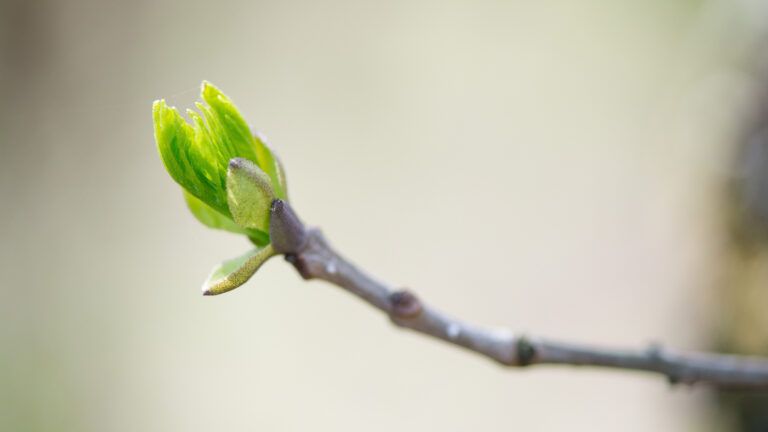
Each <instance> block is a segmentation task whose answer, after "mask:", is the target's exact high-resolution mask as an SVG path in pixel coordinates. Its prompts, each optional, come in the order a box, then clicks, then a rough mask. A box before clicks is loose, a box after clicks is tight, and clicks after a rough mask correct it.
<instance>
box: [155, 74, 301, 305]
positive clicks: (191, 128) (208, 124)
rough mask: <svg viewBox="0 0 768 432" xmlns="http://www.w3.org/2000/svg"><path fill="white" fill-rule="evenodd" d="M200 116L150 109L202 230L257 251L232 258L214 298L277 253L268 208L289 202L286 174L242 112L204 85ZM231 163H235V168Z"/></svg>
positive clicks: (169, 166) (162, 148)
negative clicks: (229, 235)
mask: <svg viewBox="0 0 768 432" xmlns="http://www.w3.org/2000/svg"><path fill="white" fill-rule="evenodd" d="M201 97H202V99H203V101H204V102H205V103H204V104H203V103H196V104H195V106H196V107H197V109H198V111H199V112H195V111H191V110H187V116H188V117H189V119H190V120H191V121H190V122H188V121H187V120H185V119H184V118H183V117H182V116H181V115H180V114H179V112H178V111H177V110H176V108H174V107H169V106H168V105H167V104H166V103H165V100H159V101H156V102H155V103H154V105H153V106H152V116H153V120H154V125H155V141H156V142H157V149H158V151H159V153H160V157H161V159H162V160H163V164H164V165H165V168H166V170H167V171H168V173H169V174H170V175H171V177H172V178H173V179H174V180H175V181H176V183H178V184H179V185H180V186H181V187H182V188H183V190H184V199H185V200H186V202H187V206H188V207H189V210H190V211H191V212H192V214H193V215H194V216H195V217H196V218H197V220H199V221H200V222H201V223H202V224H203V225H205V226H207V227H210V228H216V229H221V230H225V231H229V232H233V233H237V234H244V235H246V236H247V237H248V238H249V239H250V240H251V241H252V242H253V243H254V244H255V245H256V246H257V248H256V249H255V250H254V251H252V252H249V253H248V254H246V255H243V256H242V257H240V258H236V259H234V260H230V261H226V262H225V263H223V264H222V265H221V266H220V267H218V268H217V269H216V271H214V273H213V274H212V275H211V277H210V278H209V279H208V281H206V285H205V290H206V293H208V294H219V293H222V292H225V291H229V290H231V289H233V288H235V287H237V286H239V285H241V284H243V283H245V281H247V280H248V278H250V277H251V275H252V274H253V273H254V272H255V271H256V269H258V267H259V266H260V265H261V263H262V262H264V261H265V260H266V259H268V258H269V257H270V256H272V255H274V254H275V252H274V248H273V247H272V245H271V243H270V234H269V232H270V226H269V222H270V221H269V218H270V206H271V203H272V201H273V200H275V199H282V200H287V190H286V184H285V171H284V170H283V166H282V165H281V163H280V161H279V160H278V158H277V156H276V155H275V154H274V153H272V150H270V148H269V147H268V146H267V144H266V142H265V140H264V138H263V137H261V136H259V135H253V133H252V132H251V129H250V128H249V127H248V124H247V123H246V122H245V120H244V119H243V116H242V115H240V112H239V111H238V109H237V107H235V105H234V104H233V103H232V101H231V100H230V99H229V98H228V97H227V96H225V95H224V94H223V93H222V92H221V91H220V90H219V89H218V88H216V87H214V86H213V85H212V84H210V83H208V82H205V81H204V82H203V84H202V89H201ZM230 161H231V163H230Z"/></svg>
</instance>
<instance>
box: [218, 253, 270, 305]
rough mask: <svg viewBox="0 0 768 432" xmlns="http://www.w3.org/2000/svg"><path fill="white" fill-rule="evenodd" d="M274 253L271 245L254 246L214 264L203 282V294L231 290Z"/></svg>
mask: <svg viewBox="0 0 768 432" xmlns="http://www.w3.org/2000/svg"><path fill="white" fill-rule="evenodd" d="M274 255H275V251H274V250H273V249H272V246H271V245H267V246H265V247H262V248H258V247H257V248H255V249H253V250H251V251H248V252H247V253H245V254H243V255H241V256H239V257H237V258H233V259H231V260H227V261H224V262H223V263H221V264H219V265H218V266H216V268H214V269H213V272H211V274H210V276H208V279H207V280H206V281H205V283H204V284H203V294H204V295H217V294H222V293H225V292H227V291H231V290H233V289H235V288H237V287H239V286H240V285H242V284H244V283H245V282H247V281H248V279H250V278H251V276H253V274H254V273H256V270H258V269H259V267H261V265H262V264H264V263H265V262H266V261H267V260H268V259H269V258H271V257H273V256H274Z"/></svg>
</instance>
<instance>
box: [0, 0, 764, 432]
mask: <svg viewBox="0 0 768 432" xmlns="http://www.w3.org/2000/svg"><path fill="white" fill-rule="evenodd" d="M739 13H740V12H739V11H738V7H736V2H733V5H732V7H731V6H729V5H728V4H725V5H724V6H723V5H720V6H717V5H716V6H715V7H712V5H710V4H706V3H704V2H697V1H679V2H668V1H661V0H659V1H651V2H631V1H626V2H606V1H599V0H588V1H581V2H576V1H546V2H522V1H398V2H355V1H339V0H334V1H330V2H319V1H298V0H297V1H283V2H253V1H223V2H212V1H180V0H179V1H171V2H168V1H149V0H144V1H130V2H129V1H125V2H105V1H97V0H92V1H88V0H75V1H54V0H49V1H25V0H18V1H6V2H5V3H3V5H2V9H0V16H2V19H3V23H2V26H0V32H2V44H3V51H4V53H5V54H4V56H3V58H2V64H0V74H1V75H0V76H1V77H2V80H3V81H2V82H3V86H2V95H1V96H0V101H2V105H0V107H1V108H2V123H0V125H2V129H0V140H2V141H0V151H2V153H1V154H0V168H1V170H0V176H1V177H0V180H1V181H0V194H1V196H0V198H1V200H0V202H2V212H1V213H0V238H1V239H2V241H1V242H0V263H2V264H0V266H2V267H0V274H2V283H1V284H0V293H2V300H1V301H0V324H1V326H0V430H9V431H15V430H20V431H21V430H23V431H27V430H29V431H32V430H35V431H37V430H39V431H50V430H60V431H66V430H72V431H142V432H150V431H257V430H262V431H307V430H313V431H315V430H316V431H320V430H328V431H338V430H349V431H357V430H366V431H391V430H439V431H466V430H487V431H496V430H499V431H500V430H516V429H520V430H523V429H524V430H533V431H539V430H540V431H555V430H622V431H649V430H653V431H679V430H706V429H707V428H708V427H710V426H711V425H710V423H709V422H710V420H711V419H712V418H711V415H710V414H708V406H707V405H706V401H707V398H708V396H707V393H706V392H705V391H703V390H699V389H694V390H686V389H670V388H669V387H668V386H667V385H666V384H665V383H664V382H663V381H662V380H660V379H657V378H655V377H649V376H644V375H636V374H624V373H614V372H605V371H596V370H571V369H555V368H541V369H532V370H528V371H506V370H503V369H501V368H499V367H497V366H496V365H494V364H492V363H489V362H486V361H485V360H483V359H480V358H476V357H473V356H472V355H469V354H466V353H464V352H460V351H457V350H454V349H453V348H450V347H446V346H443V345H441V344H438V343H436V342H433V341H428V340H425V339H422V338H421V337H418V336H414V335H412V334H406V333H403V332H400V331H398V330H396V329H395V328H393V327H391V326H390V325H389V324H388V323H387V322H386V321H385V320H384V319H382V317H381V316H379V315H377V314H375V313H373V312H372V310H370V309H369V308H368V307H366V306H364V305H363V304H361V303H359V302H358V301H357V300H355V299H353V298H351V297H349V296H348V295H346V294H345V293H342V292H341V291H339V290H338V289H336V288H334V287H330V286H328V285H325V284H322V283H318V282H315V283H305V282H303V281H301V280H300V279H299V278H298V276H297V275H296V274H295V272H294V271H293V269H292V268H291V267H290V266H288V265H287V264H285V263H283V262H282V261H281V260H278V259H276V260H274V261H272V262H270V263H268V264H267V265H266V266H265V267H264V268H263V269H262V271H260V272H259V273H258V274H257V275H256V277H254V279H253V280H252V281H251V282H249V283H248V284H247V285H246V286H245V287H243V288H241V289H238V290H237V291H235V292H233V293H231V294H227V295H224V296H221V297H217V298H204V297H202V296H200V294H199V291H198V289H199V285H200V284H201V282H202V280H203V279H204V278H205V276H206V275H207V273H208V271H209V269H210V268H211V267H212V266H213V265H214V264H215V263H216V262H218V261H220V260H222V259H225V258H229V257H232V256H235V255H237V254H239V253H240V252H241V251H243V250H244V249H245V248H246V247H247V242H245V241H244V240H242V239H240V238H236V237H233V236H230V235H227V234H224V233H220V232H214V231H210V230H207V229H205V228H203V227H202V226H200V225H199V224H198V223H197V222H196V221H194V220H193V218H192V217H191V216H190V215H189V214H188V212H187V211H186V209H185V207H184V204H183V201H182V199H181V195H180V193H179V188H178V187H177V186H176V185H175V184H174V183H173V182H172V181H171V180H170V178H169V177H168V175H167V174H166V173H165V172H164V170H163V168H162V165H161V163H160V161H159V158H158V156H157V154H156V151H155V148H154V142H153V138H152V124H151V115H150V106H151V102H152V100H153V99H156V98H160V97H166V98H167V99H168V100H169V102H170V103H172V104H175V105H177V106H179V107H188V106H190V105H191V104H192V103H193V101H194V100H195V99H196V98H197V88H198V85H199V82H200V81H201V80H202V79H208V80H210V81H212V82H214V83H215V84H217V85H218V86H220V87H221V88H222V89H223V90H224V91H225V92H226V93H228V94H229V95H230V96H231V97H232V98H233V99H234V100H235V101H236V102H237V104H238V105H239V107H240V108H241V109H242V111H243V112H244V113H245V115H246V116H247V118H248V119H249V121H251V122H253V124H254V125H255V126H257V128H259V129H260V130H261V131H263V132H264V133H265V134H266V135H267V136H268V137H269V138H270V140H271V142H272V144H273V145H274V147H276V149H277V151H278V152H279V153H280V155H281V157H282V159H283V160H284V162H285V164H286V167H287V171H288V180H289V185H290V193H291V198H292V201H293V202H294V205H295V207H296V208H297V210H298V211H299V212H300V213H301V215H302V216H303V218H304V219H305V220H306V221H308V222H310V223H313V224H318V225H321V226H322V227H323V229H324V230H325V232H326V233H327V235H328V236H329V237H330V238H331V239H332V242H333V243H334V244H335V245H336V246H338V248H339V249H341V250H342V251H343V252H344V253H345V254H347V255H348V256H350V257H352V258H353V260H354V261H356V262H357V263H359V264H360V265H362V266H364V267H365V268H367V269H369V270H370V271H371V272H373V273H374V274H375V275H378V276H379V277H381V278H383V279H385V280H387V281H390V282H391V283H393V284H396V285H400V286H408V287H411V288H412V289H414V290H416V291H417V292H419V293H420V294H422V295H423V296H424V297H426V298H427V299H430V300H431V301H432V302H434V304H435V305H438V306H439V307H442V308H444V309H446V310H449V311H451V312H452V313H454V314H457V315H460V316H462V317H465V318H467V319H471V320H474V321H477V322H481V323H486V324H490V325H499V326H507V327H510V328H513V329H516V330H521V331H526V332H530V333H531V334H536V335H546V336H553V337H560V338H567V339H573V340H578V341H585V342H594V343H601V344H618V345H632V346H640V345H642V344H646V343H649V342H651V341H660V342H664V343H666V344H669V345H672V346H678V347H682V348H688V349H703V348H707V347H708V345H707V344H708V341H707V338H706V331H707V328H708V325H709V324H708V323H710V322H711V321H712V320H713V319H714V318H715V317H713V313H712V312H711V308H710V303H711V296H710V292H709V291H708V289H709V286H710V284H711V282H712V281H711V279H712V276H711V273H710V270H711V268H712V266H714V265H716V263H717V253H718V248H717V244H718V242H719V239H718V237H717V231H716V230H715V229H714V228H713V226H714V225H715V222H714V221H713V219H714V218H715V216H713V215H714V214H715V213H716V210H715V207H716V205H715V204H714V201H715V200H714V198H713V189H714V188H716V187H717V185H718V184H719V182H720V181H721V180H722V177H723V175H724V173H723V168H722V161H723V160H724V158H725V156H726V155H727V154H728V149H727V148H725V147H724V146H723V145H722V142H723V137H724V136H726V135H727V134H728V133H729V127H731V126H730V124H731V122H730V120H729V119H730V116H732V115H733V113H732V111H733V107H734V106H738V103H739V101H740V100H742V99H743V98H744V94H745V93H748V92H749V89H748V88H746V87H745V86H744V84H743V82H742V80H741V78H740V76H739V75H738V72H736V71H735V70H736V69H738V68H737V67H734V63H738V61H737V60H738V59H740V58H742V57H743V56H744V55H745V52H746V51H748V50H749V46H748V45H747V44H745V43H742V42H743V40H745V39H748V38H746V37H745V36H744V34H743V33H744V32H745V30H744V28H745V26H746V25H745V24H744V23H743V22H742V21H741V20H740V18H739ZM739 50H741V51H739Z"/></svg>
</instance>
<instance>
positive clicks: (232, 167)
mask: <svg viewBox="0 0 768 432" xmlns="http://www.w3.org/2000/svg"><path fill="white" fill-rule="evenodd" d="M270 183H271V182H270V179H269V177H268V176H267V174H265V173H264V171H262V170H261V169H260V168H259V167H258V166H256V164H254V163H253V162H251V161H249V160H247V159H241V158H235V159H232V160H231V161H230V162H229V170H228V172H227V202H228V203H229V211H230V213H232V218H233V219H234V221H235V223H237V224H238V225H240V226H241V227H244V228H252V229H256V230H259V231H264V232H269V207H270V205H271V204H272V201H273V200H274V199H275V194H274V192H273V191H272V186H271V184H270Z"/></svg>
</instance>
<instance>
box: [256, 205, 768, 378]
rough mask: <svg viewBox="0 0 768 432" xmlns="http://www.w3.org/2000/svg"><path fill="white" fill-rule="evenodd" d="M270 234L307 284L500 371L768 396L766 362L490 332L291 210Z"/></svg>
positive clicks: (282, 210)
mask: <svg viewBox="0 0 768 432" xmlns="http://www.w3.org/2000/svg"><path fill="white" fill-rule="evenodd" d="M270 234H271V237H272V240H273V245H274V246H275V250H277V251H278V252H279V253H283V254H285V258H286V260H287V261H289V262H290V263H292V264H293V265H294V267H295V268H296V270H297V271H298V272H299V273H300V274H301V276H302V277H303V278H304V279H321V280H324V281H327V282H330V283H332V284H334V285H337V286H339V287H341V288H342V289H345V290H347V291H349V292H350V293H352V294H354V295H356V296H358V297H360V298H361V299H362V300H364V301H366V302H367V303H368V304H370V305H372V306H373V307H375V308H376V309H379V310H380V311H382V312H383V313H385V314H386V315H387V316H388V317H389V318H390V320H391V321H392V322H393V323H394V324H396V325H398V326H400V327H403V328H408V329H411V330H413V331H416V332H419V333H423V334H425V335H429V336H432V337H435V338H437V339H441V340H443V341H445V342H448V343H451V344H454V345H458V346H461V347H463V348H466V349H468V350H470V351H473V352H475V353H478V354H482V355H484V356H486V357H489V358H491V359H493V360H495V361H497V362H499V363H501V364H503V365H505V366H511V367H523V366H531V365H543V364H559V365H572V366H597V367H607V368H614V369H622V370H633V371H645V372H654V373H658V374H661V375H664V376H666V377H667V379H668V380H669V382H670V383H672V384H678V383H680V384H695V383H702V384H709V385H712V386H715V387H719V388H739V389H753V390H768V360H766V359H761V358H755V357H744V356H734V355H722V354H710V353H678V352H673V351H669V350H666V349H662V348H661V347H660V346H658V345H652V346H651V347H649V348H648V349H646V350H620V349H604V348H593V347H588V346H582V345H576V344H571V343H563V342H556V341H551V340H546V339H541V338H533V337H527V336H523V335H518V334H515V333H512V332H510V331H504V330H491V329H487V328H483V327H479V326H475V325H472V324H468V323H465V322H462V321H460V320H458V319H455V318H452V317H449V316H448V315H446V314H444V313H443V312H441V311H439V310H437V309H434V308H432V307H431V306H429V305H427V304H425V303H424V302H422V301H421V300H419V298H418V297H416V296H415V295H414V294H413V293H411V292H410V291H407V290H393V289H391V288H389V287H388V286H386V285H385V284H383V283H381V282H379V281H377V280H374V279H373V278H371V277H370V276H368V275H367V274H365V273H364V272H362V271H361V270H359V269H358V268H357V267H355V266H354V265H353V264H351V263H350V262H349V261H347V260H346V259H345V258H344V257H342V256H341V255H339V254H338V253H336V252H335V251H334V250H333V249H332V248H331V247H330V245H329V244H328V242H327V241H326V240H325V238H324V237H323V235H322V234H321V233H320V231H319V230H318V229H314V228H312V229H307V228H305V227H304V225H303V224H302V223H301V221H300V220H299V219H298V217H296V215H295V213H294V212H293V210H292V209H291V207H290V206H289V205H288V204H287V203H285V202H283V201H280V200H276V201H275V202H274V203H273V205H272V222H271V228H270Z"/></svg>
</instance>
